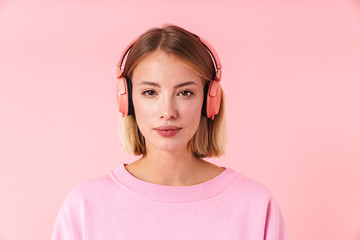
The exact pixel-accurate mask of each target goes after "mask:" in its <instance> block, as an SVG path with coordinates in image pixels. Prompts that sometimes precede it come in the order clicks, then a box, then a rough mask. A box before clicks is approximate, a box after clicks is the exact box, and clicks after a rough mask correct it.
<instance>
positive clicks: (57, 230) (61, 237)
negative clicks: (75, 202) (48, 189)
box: [51, 201, 74, 240]
mask: <svg viewBox="0 0 360 240" xmlns="http://www.w3.org/2000/svg"><path fill="white" fill-rule="evenodd" d="M51 239H52V240H65V239H66V240H71V239H74V238H73V236H72V232H71V228H70V222H69V216H68V213H67V204H66V201H65V202H64V203H63V204H62V206H61V208H60V211H59V213H58V215H57V217H56V220H55V224H54V228H53V232H52V238H51Z"/></svg>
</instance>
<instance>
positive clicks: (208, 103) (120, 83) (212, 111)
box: [116, 34, 222, 120]
mask: <svg viewBox="0 0 360 240" xmlns="http://www.w3.org/2000/svg"><path fill="white" fill-rule="evenodd" d="M194 35H195V34H194ZM195 36H196V37H198V38H199V40H200V42H201V43H202V44H203V45H204V46H205V47H206V48H207V50H208V52H209V53H210V55H211V57H212V60H213V63H214V67H215V70H216V74H215V78H214V79H212V80H210V81H206V84H205V87H204V101H203V105H202V109H201V114H202V115H204V116H206V117H208V118H210V119H212V120H214V116H215V115H217V114H218V113H219V109H220V103H221V86H220V80H221V72H222V66H221V62H220V59H219V56H218V55H217V53H216V51H215V49H214V48H213V47H212V46H211V45H210V43H208V42H207V41H206V40H205V39H203V38H201V37H200V36H197V35H195ZM138 39H139V37H137V38H136V39H134V40H133V41H132V42H131V43H130V44H129V45H128V46H127V47H126V49H125V51H124V52H123V53H122V55H121V57H120V59H119V61H118V62H117V64H116V66H117V67H116V70H117V71H116V78H117V84H116V99H117V105H118V109H119V112H120V113H121V114H122V116H123V117H125V116H129V115H134V106H133V103H132V95H131V94H132V84H131V81H130V80H129V81H127V79H126V78H125V77H122V73H123V72H122V69H121V66H122V63H123V61H124V58H125V55H126V54H127V53H128V51H129V50H130V48H131V47H132V46H133V44H134V43H135V42H136V41H137V40H138Z"/></svg>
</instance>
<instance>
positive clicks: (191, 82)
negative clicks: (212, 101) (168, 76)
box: [139, 81, 198, 88]
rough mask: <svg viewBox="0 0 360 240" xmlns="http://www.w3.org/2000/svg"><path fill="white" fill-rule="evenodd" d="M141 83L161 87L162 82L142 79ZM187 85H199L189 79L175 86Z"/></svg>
mask: <svg viewBox="0 0 360 240" xmlns="http://www.w3.org/2000/svg"><path fill="white" fill-rule="evenodd" d="M139 85H150V86H154V87H160V84H158V83H155V82H150V81H141V82H140V83H139ZM187 85H198V84H197V83H196V82H193V81H188V82H184V83H180V84H178V85H176V86H175V88H179V87H183V86H187Z"/></svg>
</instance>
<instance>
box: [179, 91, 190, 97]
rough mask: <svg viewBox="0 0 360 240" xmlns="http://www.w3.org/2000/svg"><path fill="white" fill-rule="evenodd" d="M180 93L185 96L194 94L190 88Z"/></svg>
mask: <svg viewBox="0 0 360 240" xmlns="http://www.w3.org/2000/svg"><path fill="white" fill-rule="evenodd" d="M180 94H181V95H183V96H185V97H188V96H190V95H193V93H192V92H191V91H188V90H185V91H182V92H180Z"/></svg>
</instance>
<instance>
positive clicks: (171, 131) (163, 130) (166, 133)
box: [154, 126, 181, 137]
mask: <svg viewBox="0 0 360 240" xmlns="http://www.w3.org/2000/svg"><path fill="white" fill-rule="evenodd" d="M154 130H155V131H156V132H157V133H158V134H159V135H160V136H162V137H172V136H174V135H175V134H177V133H178V132H179V131H180V130H181V127H177V126H160V127H157V128H154Z"/></svg>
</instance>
